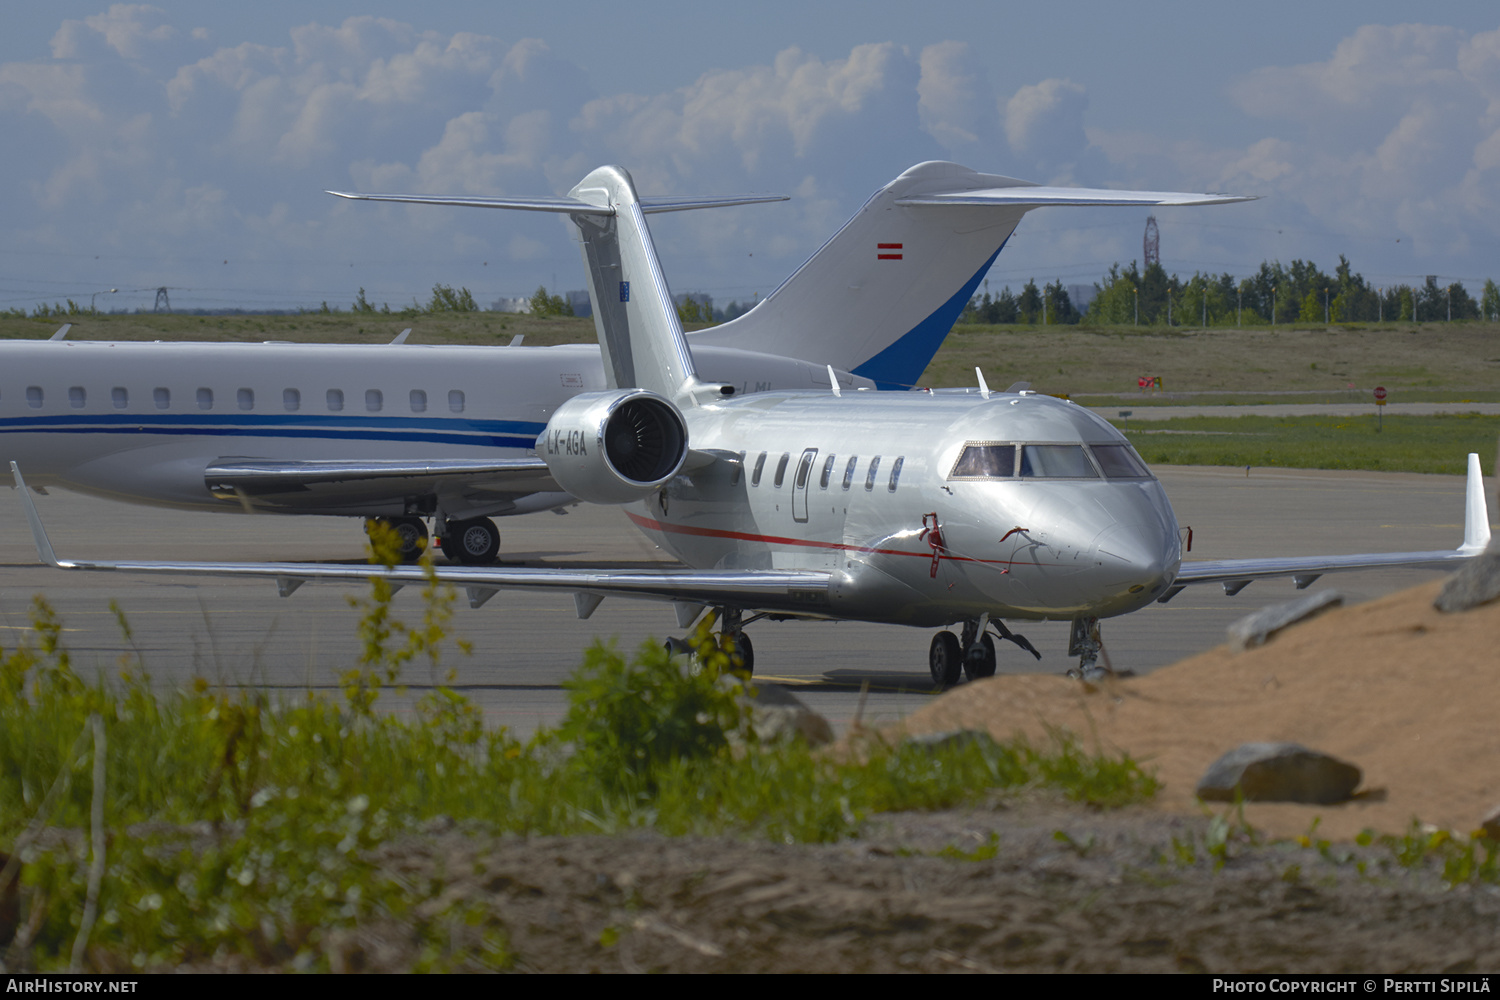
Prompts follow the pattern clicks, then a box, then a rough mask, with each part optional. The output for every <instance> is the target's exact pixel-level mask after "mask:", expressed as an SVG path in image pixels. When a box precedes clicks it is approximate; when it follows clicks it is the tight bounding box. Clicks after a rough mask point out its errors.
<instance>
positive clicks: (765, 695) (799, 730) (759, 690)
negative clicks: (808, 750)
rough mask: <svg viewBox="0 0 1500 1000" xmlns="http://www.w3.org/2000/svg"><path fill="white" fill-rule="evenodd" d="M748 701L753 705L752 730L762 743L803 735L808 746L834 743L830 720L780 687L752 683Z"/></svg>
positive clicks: (751, 714) (751, 709) (751, 712)
mask: <svg viewBox="0 0 1500 1000" xmlns="http://www.w3.org/2000/svg"><path fill="white" fill-rule="evenodd" d="M748 690H749V693H748V694H747V695H746V698H747V699H748V700H749V702H750V729H751V730H752V731H753V732H754V733H755V738H756V739H758V740H760V742H762V743H774V742H776V741H777V740H782V739H787V738H789V737H792V736H800V737H802V738H803V739H804V740H806V741H807V743H808V745H809V746H815V747H820V746H823V745H824V744H825V743H832V742H833V727H832V726H830V725H829V724H828V720H827V719H825V718H823V717H822V716H821V715H819V714H818V713H817V712H814V711H813V710H812V709H810V708H808V707H807V706H806V705H804V704H803V703H802V702H801V701H800V700H799V699H798V698H797V697H796V695H794V694H792V693H791V692H790V691H788V690H787V689H786V688H784V687H782V686H780V685H779V684H767V683H765V682H764V681H752V682H751V683H750V685H749V689H748Z"/></svg>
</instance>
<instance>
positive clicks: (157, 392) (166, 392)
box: [151, 386, 172, 410]
mask: <svg viewBox="0 0 1500 1000" xmlns="http://www.w3.org/2000/svg"><path fill="white" fill-rule="evenodd" d="M151 400H152V402H154V403H155V404H156V408H157V409H158V410H165V409H166V408H167V407H169V406H171V405H172V390H171V389H167V388H163V387H162V386H157V387H156V388H155V389H152V390H151Z"/></svg>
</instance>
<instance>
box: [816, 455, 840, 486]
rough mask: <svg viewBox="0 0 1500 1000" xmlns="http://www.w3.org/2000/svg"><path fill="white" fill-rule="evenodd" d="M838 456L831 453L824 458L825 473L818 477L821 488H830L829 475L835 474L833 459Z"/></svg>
mask: <svg viewBox="0 0 1500 1000" xmlns="http://www.w3.org/2000/svg"><path fill="white" fill-rule="evenodd" d="M836 457H837V456H835V455H829V456H828V457H827V458H826V459H824V460H823V474H822V475H821V476H819V477H818V488H819V489H824V490H826V489H828V480H829V477H831V476H832V475H833V460H834V459H835V458H836Z"/></svg>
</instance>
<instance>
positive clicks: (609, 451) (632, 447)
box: [537, 389, 688, 504]
mask: <svg viewBox="0 0 1500 1000" xmlns="http://www.w3.org/2000/svg"><path fill="white" fill-rule="evenodd" d="M537 452H538V453H539V454H540V455H541V456H542V458H543V459H544V460H545V461H546V463H547V468H548V469H550V470H551V472H552V478H553V479H555V480H556V481H557V484H558V485H559V486H561V487H562V488H563V489H565V490H567V491H568V492H569V493H571V494H573V495H574V496H575V497H577V498H578V499H580V500H584V501H587V502H589V503H606V504H618V503H629V502H631V501H632V500H640V499H642V498H644V497H646V496H649V495H650V494H652V493H654V492H655V491H656V490H658V489H660V488H661V487H662V485H663V484H665V483H666V482H667V481H668V480H669V479H671V478H672V477H673V476H675V475H676V474H677V471H678V470H679V469H681V468H682V463H683V460H684V459H685V458H686V457H687V452H688V447H687V425H686V423H684V422H683V419H682V414H681V413H679V412H678V410H677V407H675V406H673V405H672V403H671V401H670V400H668V399H666V398H664V397H662V396H658V395H657V394H656V393H653V392H647V391H645V390H643V389H616V390H610V391H608V392H586V393H582V394H580V395H577V396H574V397H573V398H572V399H570V400H568V401H567V402H566V403H564V404H563V405H562V406H560V407H558V409H557V412H556V413H554V414H553V415H552V419H551V420H549V421H548V422H547V429H546V430H545V431H543V432H542V436H541V437H540V438H538V439H537Z"/></svg>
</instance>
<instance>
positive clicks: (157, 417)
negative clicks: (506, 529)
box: [0, 413, 546, 449]
mask: <svg viewBox="0 0 1500 1000" xmlns="http://www.w3.org/2000/svg"><path fill="white" fill-rule="evenodd" d="M545 426H546V425H544V424H537V423H531V422H529V421H522V420H454V419H446V418H439V419H422V418H413V417H388V418H378V417H332V416H326V415H319V416H317V417H300V418H299V417H296V416H292V415H287V416H256V417H247V416H243V415H230V414H224V415H208V414H149V415H148V414H125V413H120V414H94V415H85V414H54V415H50V416H36V417H11V418H7V419H0V435H3V434H76V435H90V434H137V435H161V436H168V437H180V436H200V437H268V438H299V439H309V438H314V439H324V440H344V441H351V440H352V441H397V442H402V443H405V444H448V445H469V446H472V447H479V448H486V447H488V448H522V449H529V448H534V447H536V439H537V435H539V434H541V432H542V430H543V429H544V427H545Z"/></svg>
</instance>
